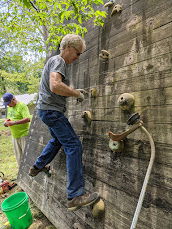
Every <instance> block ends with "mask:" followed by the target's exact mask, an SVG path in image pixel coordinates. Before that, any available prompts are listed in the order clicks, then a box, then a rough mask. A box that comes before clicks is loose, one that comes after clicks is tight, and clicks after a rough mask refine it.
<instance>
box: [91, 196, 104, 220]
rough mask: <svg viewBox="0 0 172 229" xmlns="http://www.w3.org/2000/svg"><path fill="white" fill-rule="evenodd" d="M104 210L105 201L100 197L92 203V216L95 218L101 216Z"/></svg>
mask: <svg viewBox="0 0 172 229" xmlns="http://www.w3.org/2000/svg"><path fill="white" fill-rule="evenodd" d="M104 211H105V203H104V201H103V200H102V199H100V200H99V201H98V202H96V203H95V204H94V205H93V209H92V214H93V217H95V218H96V217H100V216H102V214H103V213H104Z"/></svg>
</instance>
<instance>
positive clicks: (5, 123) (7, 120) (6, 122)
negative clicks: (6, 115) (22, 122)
mask: <svg viewBox="0 0 172 229" xmlns="http://www.w3.org/2000/svg"><path fill="white" fill-rule="evenodd" d="M9 121H11V119H6V120H5V122H4V126H5V127H8V122H9Z"/></svg>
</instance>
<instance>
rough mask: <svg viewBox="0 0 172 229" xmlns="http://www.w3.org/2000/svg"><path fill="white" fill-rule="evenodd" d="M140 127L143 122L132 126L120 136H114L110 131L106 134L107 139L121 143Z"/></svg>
mask: <svg viewBox="0 0 172 229" xmlns="http://www.w3.org/2000/svg"><path fill="white" fill-rule="evenodd" d="M142 125H143V122H142V121H139V122H138V123H136V124H134V125H133V126H132V127H131V128H130V129H128V130H126V131H125V132H123V133H121V134H114V133H112V132H111V131H110V132H109V133H108V134H109V137H110V138H111V139H112V140H113V141H121V140H124V138H126V137H127V136H128V135H129V134H131V133H132V132H134V131H135V130H136V129H138V128H139V127H141V126H142Z"/></svg>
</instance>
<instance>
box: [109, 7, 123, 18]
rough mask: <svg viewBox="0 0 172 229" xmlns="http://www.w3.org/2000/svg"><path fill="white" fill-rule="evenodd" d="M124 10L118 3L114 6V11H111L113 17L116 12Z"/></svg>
mask: <svg viewBox="0 0 172 229" xmlns="http://www.w3.org/2000/svg"><path fill="white" fill-rule="evenodd" d="M121 11H122V6H121V5H119V4H117V5H115V6H114V7H113V9H112V12H111V17H112V16H113V15H114V14H115V13H120V12H121Z"/></svg>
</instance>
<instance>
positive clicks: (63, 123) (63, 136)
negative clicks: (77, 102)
mask: <svg viewBox="0 0 172 229" xmlns="http://www.w3.org/2000/svg"><path fill="white" fill-rule="evenodd" d="M52 131H53V132H54V134H55V135H56V137H57V138H58V140H59V141H60V143H61V144H62V146H63V148H64V151H65V153H66V167H67V178H68V182H67V195H68V210H70V211H74V210H77V209H78V208H80V207H82V206H87V205H90V204H93V203H95V202H96V201H97V200H98V199H99V194H98V193H96V192H94V193H87V194H85V191H84V179H83V165H82V145H81V142H80V140H79V138H78V136H77V135H76V134H75V132H74V130H73V128H72V126H71V124H70V123H69V121H68V119H67V118H66V117H65V116H64V115H63V114H62V115H61V117H60V118H59V120H58V121H56V122H55V123H54V125H53V127H52Z"/></svg>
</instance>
